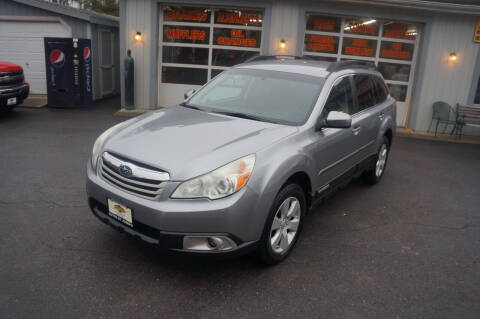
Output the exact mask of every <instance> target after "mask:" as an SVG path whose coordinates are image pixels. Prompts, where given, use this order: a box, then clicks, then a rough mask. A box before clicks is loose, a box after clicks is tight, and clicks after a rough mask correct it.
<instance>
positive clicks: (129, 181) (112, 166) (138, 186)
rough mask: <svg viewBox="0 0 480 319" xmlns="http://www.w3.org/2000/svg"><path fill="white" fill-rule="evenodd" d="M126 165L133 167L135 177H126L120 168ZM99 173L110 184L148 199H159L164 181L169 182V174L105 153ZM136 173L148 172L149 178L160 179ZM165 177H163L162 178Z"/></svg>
mask: <svg viewBox="0 0 480 319" xmlns="http://www.w3.org/2000/svg"><path fill="white" fill-rule="evenodd" d="M122 165H126V166H128V167H132V168H133V169H134V170H133V175H131V176H125V175H124V174H122V172H121V169H120V167H121V166H122ZM99 166H100V169H99V173H100V175H101V176H102V178H103V179H104V180H105V181H106V182H108V183H109V184H111V185H113V186H115V187H117V188H120V189H122V190H124V191H126V192H128V193H131V194H135V195H137V196H140V197H143V198H147V199H152V200H154V199H158V198H159V197H160V195H161V193H162V190H163V188H164V181H165V180H168V178H169V177H168V173H166V172H162V171H159V170H154V169H151V168H147V167H145V166H139V165H138V164H134V163H132V162H128V161H125V160H123V159H120V158H119V157H116V156H113V155H112V154H109V153H106V152H105V153H104V154H103V156H102V158H101V160H100V165H99ZM136 171H142V172H147V173H148V174H150V175H149V176H153V177H155V176H158V178H155V179H152V178H145V174H138V176H136V175H135V172H136ZM162 176H163V177H162Z"/></svg>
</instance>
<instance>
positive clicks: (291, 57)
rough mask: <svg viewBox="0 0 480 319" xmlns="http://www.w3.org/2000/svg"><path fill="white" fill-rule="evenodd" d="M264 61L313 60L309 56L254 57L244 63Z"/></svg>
mask: <svg viewBox="0 0 480 319" xmlns="http://www.w3.org/2000/svg"><path fill="white" fill-rule="evenodd" d="M264 60H313V59H312V58H311V57H308V56H298V55H260V54H259V55H254V56H252V57H251V58H249V59H247V60H246V61H245V62H244V63H247V62H254V61H264Z"/></svg>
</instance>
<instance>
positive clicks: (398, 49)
mask: <svg viewBox="0 0 480 319" xmlns="http://www.w3.org/2000/svg"><path fill="white" fill-rule="evenodd" d="M404 46H405V50H404ZM412 49H413V47H411V46H410V45H407V44H404V43H401V42H383V43H382V49H381V51H380V56H381V57H382V58H387V59H401V60H411V59H412V51H413V50H412Z"/></svg>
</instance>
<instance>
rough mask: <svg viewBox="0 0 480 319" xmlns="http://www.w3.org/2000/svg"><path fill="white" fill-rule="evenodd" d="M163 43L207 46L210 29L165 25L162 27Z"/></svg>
mask: <svg viewBox="0 0 480 319" xmlns="http://www.w3.org/2000/svg"><path fill="white" fill-rule="evenodd" d="M163 42H176V43H195V44H208V43H209V42H210V29H209V28H202V27H186V26H170V25H168V26H167V25H166V26H164V27H163Z"/></svg>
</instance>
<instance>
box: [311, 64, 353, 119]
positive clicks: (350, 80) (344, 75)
mask: <svg viewBox="0 0 480 319" xmlns="http://www.w3.org/2000/svg"><path fill="white" fill-rule="evenodd" d="M353 75H354V73H349V74H343V75H341V76H339V77H338V78H336V79H335V81H333V84H332V86H331V87H330V89H329V91H328V94H327V98H326V99H325V102H324V103H323V106H322V111H321V113H320V118H322V119H326V118H327V116H328V114H325V111H326V106H327V102H328V99H329V98H330V95H331V94H332V92H333V90H334V89H335V86H337V85H338V84H339V83H340V82H342V81H343V80H344V79H345V78H348V81H349V82H350V89H351V98H352V103H353V111H355V110H357V109H358V107H357V102H356V99H355V97H356V90H355V86H354V84H355V83H353ZM329 113H330V112H329ZM347 114H348V113H347ZM355 114H356V113H352V114H348V115H350V116H354V115H355Z"/></svg>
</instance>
